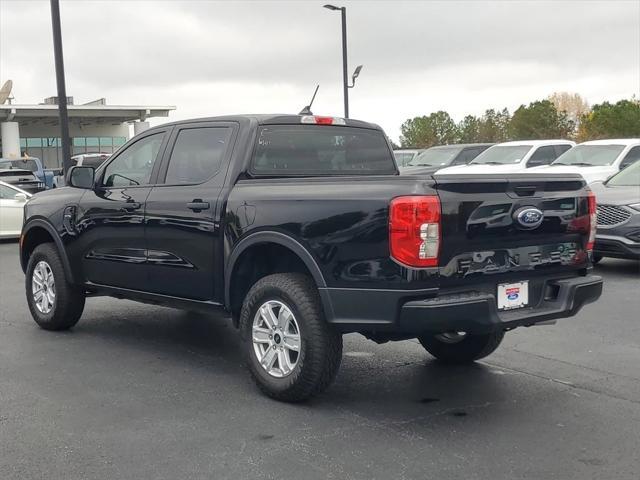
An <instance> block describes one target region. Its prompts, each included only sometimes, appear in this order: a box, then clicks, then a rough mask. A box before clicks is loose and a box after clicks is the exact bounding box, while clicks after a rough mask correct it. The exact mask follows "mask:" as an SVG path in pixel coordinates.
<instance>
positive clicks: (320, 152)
mask: <svg viewBox="0 0 640 480" xmlns="http://www.w3.org/2000/svg"><path fill="white" fill-rule="evenodd" d="M251 170H252V172H254V173H256V174H263V175H279V176H287V175H306V176H323V175H388V174H395V173H396V165H395V162H394V157H393V154H392V152H391V150H390V149H389V146H388V144H387V141H386V138H385V136H384V133H383V132H382V131H380V130H371V129H366V128H353V127H333V126H324V125H323V126H316V125H269V126H265V127H261V128H260V129H259V131H258V141H257V146H256V151H255V154H254V158H253V163H252V167H251Z"/></svg>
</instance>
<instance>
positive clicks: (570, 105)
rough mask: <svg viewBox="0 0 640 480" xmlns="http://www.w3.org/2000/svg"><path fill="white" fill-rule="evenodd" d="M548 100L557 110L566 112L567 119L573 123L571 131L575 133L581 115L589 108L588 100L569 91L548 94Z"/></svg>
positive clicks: (587, 111) (578, 126)
mask: <svg viewBox="0 0 640 480" xmlns="http://www.w3.org/2000/svg"><path fill="white" fill-rule="evenodd" d="M548 100H550V101H551V103H553V105H554V106H555V107H556V110H557V111H559V112H566V113H567V116H568V117H569V120H571V121H572V122H573V123H574V130H573V132H572V133H573V134H574V135H575V134H576V133H577V132H578V129H579V128H580V121H581V120H582V117H583V116H584V115H586V114H587V113H589V111H590V110H591V107H590V106H589V102H587V101H586V100H585V99H584V98H582V97H581V96H580V95H579V94H577V93H569V92H554V93H552V94H551V95H549V98H548Z"/></svg>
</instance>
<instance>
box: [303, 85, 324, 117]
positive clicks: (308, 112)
mask: <svg viewBox="0 0 640 480" xmlns="http://www.w3.org/2000/svg"><path fill="white" fill-rule="evenodd" d="M319 88H320V85H316V91H315V92H313V97H311V101H310V102H309V105H307V106H306V107H304V108H303V109H302V110H300V113H299V114H298V115H313V112H312V111H311V105H313V101H314V100H315V99H316V94H317V93H318V89H319Z"/></svg>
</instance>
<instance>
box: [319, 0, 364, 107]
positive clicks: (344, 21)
mask: <svg viewBox="0 0 640 480" xmlns="http://www.w3.org/2000/svg"><path fill="white" fill-rule="evenodd" d="M324 8H327V9H329V10H333V11H338V10H339V11H340V13H341V16H342V89H343V92H344V118H349V89H350V88H353V87H354V85H355V82H356V78H358V75H360V70H362V65H359V66H358V68H356V71H355V72H353V76H352V80H353V83H352V84H351V85H349V79H348V74H347V69H348V67H347V7H336V6H335V5H324Z"/></svg>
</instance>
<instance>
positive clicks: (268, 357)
mask: <svg viewBox="0 0 640 480" xmlns="http://www.w3.org/2000/svg"><path fill="white" fill-rule="evenodd" d="M240 331H241V335H242V339H243V344H244V351H245V355H246V359H247V364H248V366H249V370H250V372H251V375H252V376H253V378H254V380H255V381H256V383H257V384H258V387H260V389H261V390H262V391H263V392H264V393H265V394H267V395H268V396H270V397H272V398H275V399H277V400H283V401H289V402H297V401H302V400H305V399H307V398H309V397H311V396H312V395H315V394H318V393H320V392H322V391H323V390H324V389H326V388H327V387H328V386H329V384H330V383H331V382H332V381H333V379H334V378H335V376H336V373H337V372H338V369H339V368H340V361H341V359H342V335H340V333H338V332H336V331H335V330H334V329H332V328H331V326H330V325H329V324H328V323H327V322H326V320H325V318H324V314H323V312H322V307H321V305H320V297H319V295H318V290H317V288H316V286H315V284H314V283H313V282H312V281H311V280H310V279H309V278H308V277H307V276H305V275H301V274H297V273H278V274H274V275H269V276H267V277H264V278H262V279H261V280H259V281H258V282H257V283H256V284H255V285H254V286H253V287H252V288H251V290H249V293H248V294H247V296H246V298H245V300H244V303H243V305H242V311H241V313H240Z"/></svg>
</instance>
